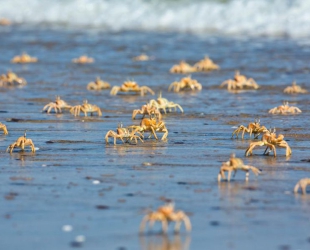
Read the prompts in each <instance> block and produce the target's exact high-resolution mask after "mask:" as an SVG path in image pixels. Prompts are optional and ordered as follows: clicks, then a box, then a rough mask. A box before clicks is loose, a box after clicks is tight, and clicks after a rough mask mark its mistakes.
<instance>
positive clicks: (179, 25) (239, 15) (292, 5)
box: [0, 0, 310, 37]
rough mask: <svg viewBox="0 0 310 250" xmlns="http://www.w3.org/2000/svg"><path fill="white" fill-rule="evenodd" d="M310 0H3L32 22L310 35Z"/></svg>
mask: <svg viewBox="0 0 310 250" xmlns="http://www.w3.org/2000/svg"><path fill="white" fill-rule="evenodd" d="M309 13H310V0H294V1H291V0H230V1H226V2H224V3H223V1H212V0H205V1H203V0H191V1H190V0H183V1H182V0H179V1H164V0H149V1H146V0H53V1H51V0H27V1H25V0H2V1H1V7H0V18H1V17H4V18H8V19H10V20H12V21H13V22H16V23H25V24H28V25H41V24H45V25H46V24H47V25H53V26H60V27H62V26H66V27H74V28H85V27H87V28H99V29H100V30H107V31H121V30H140V31H170V32H193V33H203V34H210V33H217V34H225V35H235V34H237V35H240V34H241V35H249V36H290V37H310V29H309V27H310V15H309Z"/></svg>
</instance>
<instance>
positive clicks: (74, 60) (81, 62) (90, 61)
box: [72, 55, 95, 64]
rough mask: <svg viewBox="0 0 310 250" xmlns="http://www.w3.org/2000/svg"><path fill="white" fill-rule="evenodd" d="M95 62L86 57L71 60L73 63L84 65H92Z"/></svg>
mask: <svg viewBox="0 0 310 250" xmlns="http://www.w3.org/2000/svg"><path fill="white" fill-rule="evenodd" d="M94 61H95V60H94V59H93V58H91V57H88V56H86V55H83V56H80V57H78V58H74V59H72V62H73V63H79V64H85V63H93V62H94Z"/></svg>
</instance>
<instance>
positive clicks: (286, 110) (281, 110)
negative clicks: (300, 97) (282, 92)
mask: <svg viewBox="0 0 310 250" xmlns="http://www.w3.org/2000/svg"><path fill="white" fill-rule="evenodd" d="M268 113H270V114H295V113H301V110H300V109H299V108H297V107H294V106H289V105H288V102H283V105H281V106H278V107H275V108H273V109H270V110H269V111H268Z"/></svg>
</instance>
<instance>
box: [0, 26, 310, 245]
mask: <svg viewBox="0 0 310 250" xmlns="http://www.w3.org/2000/svg"><path fill="white" fill-rule="evenodd" d="M1 37H2V39H1V40H0V54H1V55H2V56H1V57H0V73H5V72H6V71H7V70H9V69H11V70H13V71H14V72H16V73H17V74H18V75H20V76H21V77H24V78H26V80H27V81H28V84H27V86H25V87H23V88H11V89H5V88H1V89H0V96H1V99H0V121H1V122H3V123H4V124H6V125H7V128H8V130H9V133H10V134H9V135H8V136H3V135H2V133H0V159H1V166H0V182H1V185H0V197H1V199H0V221H1V223H0V229H1V232H2V240H1V242H0V248H1V249H2V248H3V249H19V248H22V247H23V248H24V249H42V248H44V249H56V248H57V249H71V248H74V247H83V248H84V249H139V248H140V249H206V248H210V249H249V248H251V249H262V248H265V249H280V250H284V249H308V248H309V246H310V234H309V229H310V226H309V219H310V213H309V210H310V208H309V205H310V198H309V197H308V196H309V195H308V196H302V195H294V194H293V193H292V190H293V187H294V185H295V184H296V182H297V181H298V180H299V179H300V178H302V177H310V173H309V170H310V168H309V162H308V161H307V160H308V159H310V157H309V156H308V155H307V151H308V150H309V126H308V120H309V108H308V107H309V94H305V95H286V94H283V93H282V91H283V89H284V87H285V86H288V85H290V84H291V82H292V81H293V80H296V81H297V83H298V84H300V85H302V86H304V87H305V88H307V89H308V90H310V85H309V84H308V82H307V81H308V76H309V70H310V68H309V63H308V62H309V60H308V58H309V56H310V48H309V47H308V46H307V45H302V44H301V43H297V42H296V41H293V40H286V39H265V38H259V39H250V38H236V39H232V38H228V37H199V36H193V35H180V34H172V33H170V34H161V33H134V32H122V33H100V32H94V31H93V32H89V33H87V32H85V33H83V32H79V31H58V30H48V29H46V30H44V29H41V30H40V29H39V30H31V29H26V28H18V27H3V28H2V27H1ZM22 51H26V52H27V53H29V54H30V55H32V56H35V57H38V58H39V62H38V63H36V64H28V65H13V64H10V63H9V60H10V59H11V58H12V57H13V56H14V55H17V54H20V53H21V52H22ZM142 52H145V53H147V54H148V55H150V56H154V57H155V58H154V60H151V61H147V62H132V61H131V58H132V57H134V56H136V55H139V54H141V53H142ZM82 54H87V55H88V56H91V57H93V58H94V59H95V63H94V64H89V65H75V64H72V63H71V59H72V58H75V57H78V56H80V55H82ZM204 55H209V56H210V57H211V58H212V59H213V60H214V61H215V62H216V63H218V64H219V65H220V66H221V70H219V71H214V72H210V73H194V74H192V78H194V79H197V80H198V81H199V82H200V83H201V84H202V85H203V89H202V91H200V92H195V93H188V92H186V93H180V94H176V93H171V92H167V89H168V86H169V84H170V83H171V82H173V81H175V80H179V79H180V78H181V77H183V75H177V74H170V73H169V69H170V67H171V66H172V65H173V64H175V63H178V62H179V61H180V60H181V59H185V60H186V61H188V62H189V63H194V62H196V61H198V60H200V59H202V58H203V57H204ZM237 69H239V70H240V71H241V73H244V74H245V75H246V76H249V77H253V78H254V79H255V80H256V81H257V83H258V84H259V85H261V89H259V90H257V91H248V92H242V93H239V94H232V93H229V92H227V90H225V89H220V88H218V86H219V85H220V83H221V82H222V81H224V80H226V79H229V78H232V77H233V74H234V71H235V70H237ZM96 76H100V77H101V78H102V79H103V80H105V81H108V82H109V83H110V84H111V85H112V86H114V85H121V84H122V83H123V82H124V81H125V80H127V79H134V80H135V81H136V82H137V83H138V84H140V85H147V86H149V87H151V88H152V89H154V90H155V92H156V93H159V91H162V92H163V96H164V97H166V98H167V99H169V100H171V101H173V102H176V103H179V104H180V105H181V106H182V107H183V109H184V111H185V112H184V114H181V113H179V112H177V113H169V114H167V115H163V119H164V121H165V122H166V125H167V128H168V130H169V135H168V140H167V141H166V142H162V141H155V140H154V139H149V140H145V143H143V144H141V143H138V145H129V144H125V145H124V144H122V143H119V142H118V144H117V145H116V146H114V145H112V144H110V145H107V146H106V145H105V143H104V136H105V134H106V132H107V131H108V130H115V129H116V127H117V124H118V123H119V122H123V124H124V125H125V126H127V125H131V124H139V119H137V120H134V121H132V120H131V114H132V110H133V109H137V108H140V107H141V105H143V104H145V102H147V101H148V100H150V99H153V98H155V97H156V96H150V95H146V96H144V97H140V96H138V95H134V96H131V95H126V94H123V95H119V96H115V97H112V96H110V95H109V90H104V91H101V92H94V91H87V90H86V85H87V83H88V82H90V81H93V80H94V79H95V77H96ZM56 95H60V96H61V98H62V99H64V100H66V101H67V102H68V103H69V104H71V105H78V104H81V103H82V101H83V100H84V99H87V100H88V101H89V102H90V103H92V104H96V105H98V106H99V107H100V108H101V109H102V112H103V117H97V116H92V117H84V116H81V117H74V116H73V115H71V114H70V113H69V112H68V111H64V112H63V114H57V115H56V114H53V113H51V114H46V113H41V110H42V108H43V106H44V105H46V104H47V103H49V102H51V101H54V98H55V96H56ZM285 100H287V101H289V102H290V104H291V105H294V106H298V107H299V108H300V109H301V110H302V111H303V112H302V113H301V114H298V115H270V114H268V110H269V109H271V108H273V107H275V106H279V105H281V104H282V101H285ZM255 118H260V120H261V124H263V125H265V126H266V127H276V128H277V132H278V133H281V134H284V136H285V139H286V140H287V141H288V143H289V145H290V146H291V148H292V151H293V153H292V156H291V157H288V158H287V157H285V150H283V149H277V153H278V156H277V157H276V158H274V157H273V156H272V155H270V156H264V155H263V151H264V148H257V149H255V150H254V155H253V156H251V157H246V158H245V157H244V152H245V150H246V148H247V147H248V145H249V143H250V141H251V140H249V136H248V135H246V136H245V139H244V140H241V139H231V133H232V132H233V130H234V127H236V126H238V125H239V124H243V125H247V124H248V123H250V122H253V121H254V119H255ZM25 129H27V130H28V132H27V136H28V138H31V139H32V140H33V141H34V144H35V146H36V147H37V148H39V150H38V151H37V152H36V153H35V154H32V153H31V152H29V150H27V151H25V152H19V150H16V151H14V152H13V153H12V154H11V155H10V154H9V153H6V152H5V150H6V148H7V146H8V145H9V144H11V143H13V142H14V141H15V140H16V139H17V137H19V136H21V135H23V133H24V130H25ZM111 143H112V140H111ZM232 152H234V153H236V155H237V156H238V157H241V158H242V159H244V161H245V163H247V164H249V165H253V166H256V167H258V168H260V169H262V170H263V174H262V175H261V176H259V177H257V178H255V177H254V176H253V175H252V173H251V174H250V181H249V182H248V183H246V182H245V181H244V173H243V172H242V173H241V172H238V173H237V175H236V177H235V178H234V180H233V181H231V183H227V182H222V183H218V182H217V174H218V171H219V167H220V166H221V163H222V162H224V161H227V160H228V158H229V155H230V154H231V153H232ZM98 181H99V184H94V183H98ZM165 199H173V200H174V201H175V203H176V207H177V209H181V210H184V211H185V212H186V213H188V214H189V216H190V218H191V221H192V225H193V231H192V233H190V234H186V233H185V232H183V233H182V234H181V235H180V237H178V236H176V235H173V233H172V230H171V233H169V235H168V237H165V236H163V235H160V234H153V235H149V234H146V235H145V236H143V237H139V234H138V229H139V224H140V221H141V219H142V217H143V215H144V214H145V212H146V211H147V209H156V208H157V207H158V206H160V205H162V204H163V200H165ZM64 225H71V226H72V227H73V230H72V231H71V232H64V231H63V230H62V227H63V226H64ZM171 229H172V228H171ZM158 230H159V225H157V227H156V229H155V232H157V231H158ZM79 235H84V236H85V238H86V240H85V242H83V243H78V242H76V241H75V238H76V236H79ZM173 247H175V248H173Z"/></svg>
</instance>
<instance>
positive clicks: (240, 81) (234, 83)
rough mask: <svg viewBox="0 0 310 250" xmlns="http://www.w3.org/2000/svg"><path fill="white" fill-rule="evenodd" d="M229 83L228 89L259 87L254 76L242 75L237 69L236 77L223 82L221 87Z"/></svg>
mask: <svg viewBox="0 0 310 250" xmlns="http://www.w3.org/2000/svg"><path fill="white" fill-rule="evenodd" d="M225 85H227V89H228V90H236V89H244V88H247V89H258V88H259V85H258V84H257V83H256V82H255V81H254V79H253V78H246V77H245V76H244V75H241V74H240V72H239V71H238V70H237V71H236V72H235V76H234V79H233V80H232V79H228V80H226V81H224V82H222V83H221V85H220V87H224V86H225Z"/></svg>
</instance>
